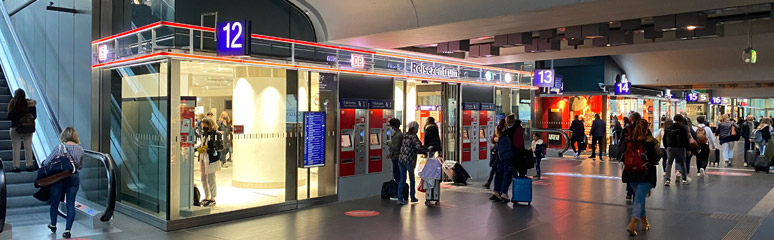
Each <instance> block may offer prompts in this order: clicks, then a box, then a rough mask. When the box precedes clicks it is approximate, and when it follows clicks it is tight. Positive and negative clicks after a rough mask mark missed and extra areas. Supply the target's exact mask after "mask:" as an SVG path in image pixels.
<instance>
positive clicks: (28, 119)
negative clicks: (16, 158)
mask: <svg viewBox="0 0 774 240" xmlns="http://www.w3.org/2000/svg"><path fill="white" fill-rule="evenodd" d="M16 132H17V133H19V134H29V133H34V132H35V116H32V113H30V112H26V113H24V115H22V116H21V117H20V118H19V119H18V120H16Z"/></svg>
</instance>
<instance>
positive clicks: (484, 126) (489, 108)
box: [478, 103, 495, 160]
mask: <svg viewBox="0 0 774 240" xmlns="http://www.w3.org/2000/svg"><path fill="white" fill-rule="evenodd" d="M479 109H480V110H479V112H478V128H479V129H478V143H479V147H478V160H489V157H490V155H489V149H490V148H491V147H492V146H491V142H490V141H489V139H491V138H492V135H494V128H495V122H494V115H495V112H494V111H495V105H494V104H491V103H482V104H481V107H480V108H479Z"/></svg>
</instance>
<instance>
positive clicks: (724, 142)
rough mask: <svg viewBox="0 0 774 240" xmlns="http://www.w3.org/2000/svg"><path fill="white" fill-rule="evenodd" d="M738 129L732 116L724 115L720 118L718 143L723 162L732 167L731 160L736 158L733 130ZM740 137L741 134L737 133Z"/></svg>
mask: <svg viewBox="0 0 774 240" xmlns="http://www.w3.org/2000/svg"><path fill="white" fill-rule="evenodd" d="M734 128H736V126H735V125H734V123H733V122H732V121H731V116H730V115H728V114H724V115H723V117H721V118H720V124H718V130H717V131H718V142H720V151H721V155H722V156H723V160H724V161H725V162H726V166H731V159H733V158H734V140H733V139H734V137H735V136H734V135H733V134H732V130H733V129H734ZM734 133H735V134H736V135H739V133H736V132H735V131H734Z"/></svg>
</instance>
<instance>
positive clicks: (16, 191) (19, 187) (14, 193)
mask: <svg viewBox="0 0 774 240" xmlns="http://www.w3.org/2000/svg"><path fill="white" fill-rule="evenodd" d="M6 190H7V194H8V197H21V196H32V194H35V193H36V192H37V191H38V188H35V186H34V185H33V183H32V182H29V183H16V184H8V185H6Z"/></svg>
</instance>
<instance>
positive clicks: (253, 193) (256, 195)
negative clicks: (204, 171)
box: [194, 163, 285, 213]
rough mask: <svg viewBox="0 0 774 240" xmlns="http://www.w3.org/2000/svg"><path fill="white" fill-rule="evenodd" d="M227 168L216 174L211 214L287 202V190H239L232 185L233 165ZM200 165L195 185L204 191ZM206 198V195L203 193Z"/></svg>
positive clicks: (196, 172)
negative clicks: (215, 190) (214, 202)
mask: <svg viewBox="0 0 774 240" xmlns="http://www.w3.org/2000/svg"><path fill="white" fill-rule="evenodd" d="M229 165H230V167H227V168H222V169H221V170H220V171H219V172H217V173H215V177H216V182H217V184H218V189H217V196H216V197H215V201H216V203H217V204H215V206H212V207H209V208H210V210H211V212H210V213H221V212H229V211H234V210H240V209H246V208H253V207H259V206H265V205H271V204H277V203H281V202H284V201H285V189H284V188H282V189H250V188H238V187H234V186H233V185H232V182H231V180H232V179H233V178H234V174H233V173H234V170H233V164H231V163H229V164H226V166H229ZM199 176H201V175H200V173H199V165H198V164H195V169H194V183H195V184H196V186H197V187H199V190H200V191H202V189H201V186H202V182H201V179H200V177H199ZM202 198H204V193H202Z"/></svg>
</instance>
